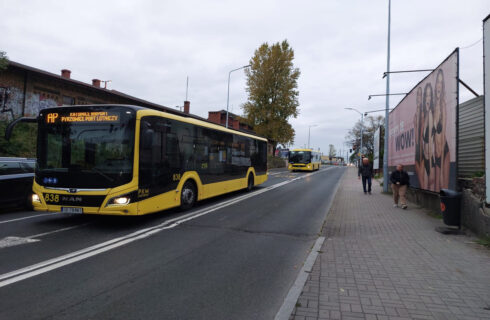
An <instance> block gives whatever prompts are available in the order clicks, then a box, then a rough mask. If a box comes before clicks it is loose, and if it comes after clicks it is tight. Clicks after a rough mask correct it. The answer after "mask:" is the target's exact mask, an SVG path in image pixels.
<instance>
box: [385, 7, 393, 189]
mask: <svg viewBox="0 0 490 320" xmlns="http://www.w3.org/2000/svg"><path fill="white" fill-rule="evenodd" d="M390 32H391V0H388V55H387V60H386V72H387V73H386V110H385V141H384V154H383V192H388V153H389V143H388V137H389V134H388V133H389V131H390V128H389V125H390V121H389V117H390V74H389V72H390V36H391V34H390Z"/></svg>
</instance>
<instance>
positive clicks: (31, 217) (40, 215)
mask: <svg viewBox="0 0 490 320" xmlns="http://www.w3.org/2000/svg"><path fill="white" fill-rule="evenodd" d="M52 215H53V213H42V214H36V215H35V216H28V217H23V218H17V219H12V220H4V221H0V224H3V223H9V222H14V221H20V220H26V219H33V218H38V217H42V216H52Z"/></svg>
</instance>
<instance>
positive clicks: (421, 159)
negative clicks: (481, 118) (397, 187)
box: [388, 49, 459, 192]
mask: <svg viewBox="0 0 490 320" xmlns="http://www.w3.org/2000/svg"><path fill="white" fill-rule="evenodd" d="M458 54H459V51H458V49H456V50H455V51H454V52H453V53H451V55H449V57H447V58H446V60H444V61H443V62H442V63H441V64H440V65H439V66H438V67H437V68H436V69H434V71H432V72H431V73H430V74H429V75H428V76H426V77H425V78H424V79H423V80H422V81H420V82H419V83H418V84H417V85H416V86H415V87H414V88H413V89H412V90H411V91H410V92H409V93H408V94H407V95H406V96H405V98H404V99H403V100H402V101H401V102H400V103H399V104H398V105H397V106H396V107H395V109H393V111H391V113H390V119H389V123H390V127H389V128H390V130H389V140H388V143H389V155H388V166H389V171H393V170H394V169H395V167H396V166H397V165H398V164H402V165H404V167H405V170H406V171H408V174H409V176H410V185H411V186H412V187H415V188H420V189H424V190H428V191H433V192H439V190H440V189H455V187H456V135H457V132H456V131H457V110H458V108H457V106H458V63H459V58H458Z"/></svg>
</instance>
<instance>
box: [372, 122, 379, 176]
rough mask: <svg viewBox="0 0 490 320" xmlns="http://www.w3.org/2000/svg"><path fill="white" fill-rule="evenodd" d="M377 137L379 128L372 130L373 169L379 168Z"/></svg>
mask: <svg viewBox="0 0 490 320" xmlns="http://www.w3.org/2000/svg"><path fill="white" fill-rule="evenodd" d="M379 138H380V128H378V129H376V131H375V132H374V143H373V147H374V148H373V149H374V156H373V169H374V170H378V169H379V142H380V141H379Z"/></svg>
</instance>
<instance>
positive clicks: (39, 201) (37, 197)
mask: <svg viewBox="0 0 490 320" xmlns="http://www.w3.org/2000/svg"><path fill="white" fill-rule="evenodd" d="M32 202H37V203H41V199H39V196H38V195H37V194H36V193H34V194H33V195H32Z"/></svg>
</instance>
